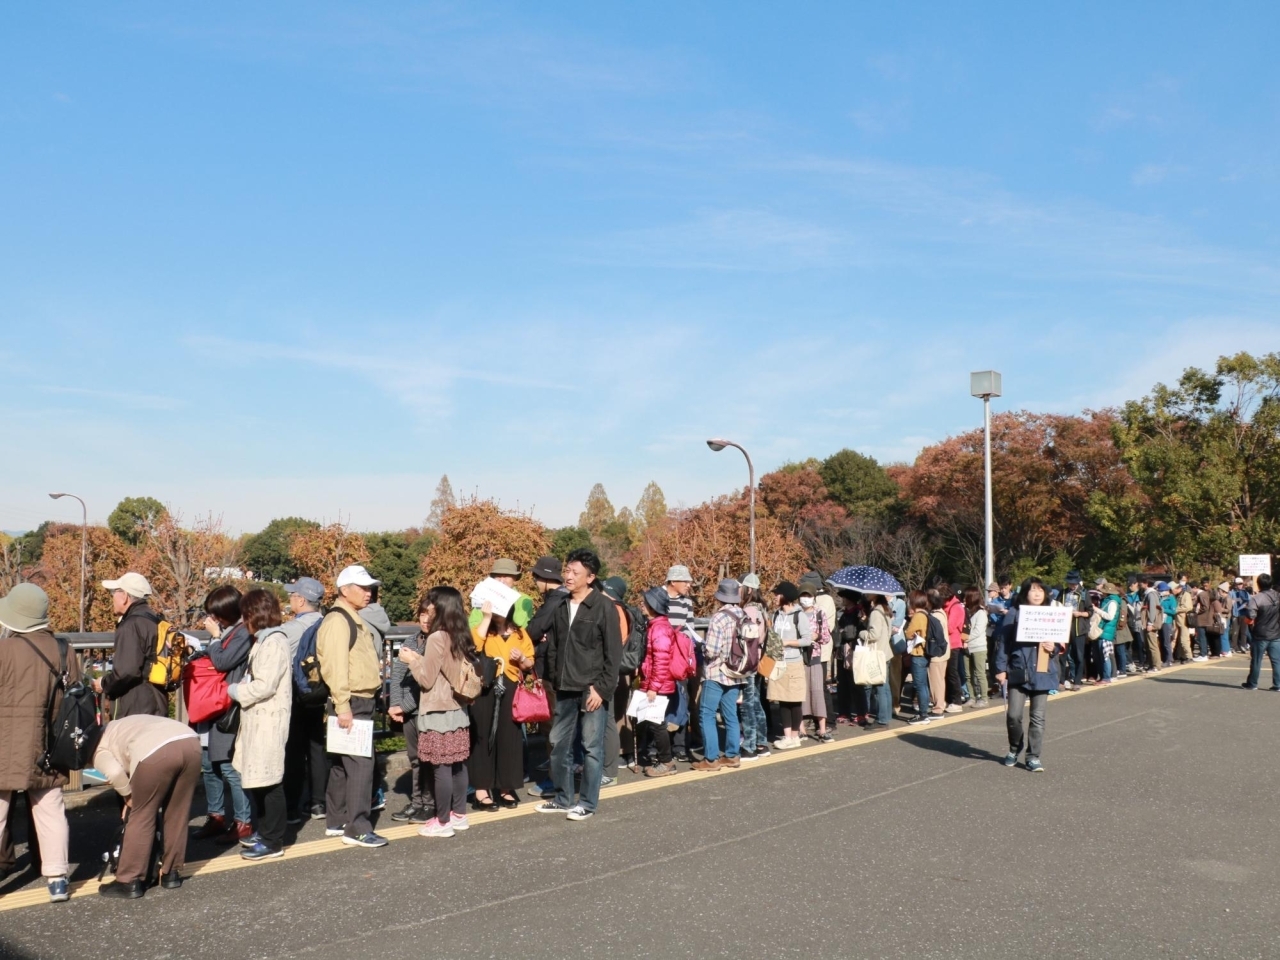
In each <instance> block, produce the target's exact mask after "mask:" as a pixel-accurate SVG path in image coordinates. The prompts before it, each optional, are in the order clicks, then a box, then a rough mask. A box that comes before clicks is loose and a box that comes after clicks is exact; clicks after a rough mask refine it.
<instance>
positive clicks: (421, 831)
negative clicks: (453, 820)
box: [418, 817, 453, 837]
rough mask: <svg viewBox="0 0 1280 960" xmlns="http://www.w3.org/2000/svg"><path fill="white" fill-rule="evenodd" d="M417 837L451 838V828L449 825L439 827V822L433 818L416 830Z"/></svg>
mask: <svg viewBox="0 0 1280 960" xmlns="http://www.w3.org/2000/svg"><path fill="white" fill-rule="evenodd" d="M418 836H420V837H452V836H453V827H452V825H450V824H447V823H446V824H444V825H443V826H441V824H440V821H439V820H436V819H435V818H434V817H433V818H432V819H430V820H428V821H427V822H426V823H424V824H423V825H422V826H420V827H419V828H418Z"/></svg>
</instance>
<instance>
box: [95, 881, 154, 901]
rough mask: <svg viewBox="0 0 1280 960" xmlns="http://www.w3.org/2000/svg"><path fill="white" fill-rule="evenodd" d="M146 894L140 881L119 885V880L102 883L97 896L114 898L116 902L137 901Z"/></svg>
mask: <svg viewBox="0 0 1280 960" xmlns="http://www.w3.org/2000/svg"><path fill="white" fill-rule="evenodd" d="M146 892H147V891H146V888H145V887H144V886H143V885H142V881H141V880H135V881H133V883H121V882H120V881H119V880H112V881H111V882H110V883H104V884H103V885H102V886H100V887H99V888H98V896H101V897H115V898H116V899H117V900H137V899H138V898H139V897H141V896H142V895H143V894H144V893H146Z"/></svg>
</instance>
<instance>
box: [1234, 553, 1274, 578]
mask: <svg viewBox="0 0 1280 960" xmlns="http://www.w3.org/2000/svg"><path fill="white" fill-rule="evenodd" d="M1264 573H1265V574H1268V575H1270V573H1271V554H1269V553H1242V554H1240V576H1242V577H1256V576H1260V575H1261V574H1264Z"/></svg>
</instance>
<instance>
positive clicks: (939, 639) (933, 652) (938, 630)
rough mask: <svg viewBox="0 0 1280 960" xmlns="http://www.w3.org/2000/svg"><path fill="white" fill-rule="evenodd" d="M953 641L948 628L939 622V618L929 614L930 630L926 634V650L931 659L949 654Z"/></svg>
mask: <svg viewBox="0 0 1280 960" xmlns="http://www.w3.org/2000/svg"><path fill="white" fill-rule="evenodd" d="M950 649H951V642H950V640H949V639H948V637H947V629H946V627H944V626H943V625H942V624H940V623H939V622H938V618H937V617H935V616H934V615H933V614H932V613H931V614H929V632H928V633H926V634H925V642H924V652H925V655H926V656H928V657H929V659H931V660H936V659H938V658H939V657H945V656H947V655H948V653H949V651H950Z"/></svg>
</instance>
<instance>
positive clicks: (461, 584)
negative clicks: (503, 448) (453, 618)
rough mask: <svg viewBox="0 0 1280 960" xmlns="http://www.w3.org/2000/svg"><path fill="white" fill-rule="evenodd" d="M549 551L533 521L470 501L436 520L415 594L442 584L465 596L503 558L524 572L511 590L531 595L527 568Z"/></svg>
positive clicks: (489, 504)
mask: <svg viewBox="0 0 1280 960" xmlns="http://www.w3.org/2000/svg"><path fill="white" fill-rule="evenodd" d="M550 551H551V541H550V538H549V537H548V535H547V530H546V528H545V527H544V526H543V525H542V524H541V523H539V522H538V521H537V520H535V519H534V518H533V517H530V516H526V515H525V514H522V513H517V512H514V511H510V510H504V509H503V508H502V507H500V506H499V505H498V504H497V503H496V502H495V501H493V500H481V499H479V498H477V497H470V498H467V499H464V500H463V501H462V502H461V503H459V504H457V505H456V506H453V507H450V508H449V509H448V510H446V511H445V512H444V515H443V516H442V517H441V519H440V536H439V539H437V540H436V542H435V543H434V544H432V546H431V549H430V550H428V551H427V554H426V556H424V557H423V558H422V570H421V575H420V576H419V579H418V591H419V593H425V592H426V591H427V590H428V589H430V588H431V587H434V586H438V585H446V586H451V587H455V588H456V589H457V590H459V591H460V592H461V593H462V595H463V597H466V596H467V595H468V594H469V593H470V592H471V590H472V588H473V587H474V586H475V585H476V584H477V583H479V582H480V581H481V580H483V579H484V578H485V577H487V576H488V575H489V571H490V570H491V569H493V562H494V561H495V560H497V559H498V558H499V557H508V558H510V559H512V560H514V561H516V563H518V564H520V568H521V569H522V570H523V571H524V574H523V576H521V578H520V580H518V581H517V583H516V587H517V589H519V590H520V591H522V592H523V593H527V594H530V595H533V594H535V593H536V589H535V588H534V585H533V578H532V577H531V576H530V574H529V570H530V569H531V568H532V567H533V563H534V561H535V560H537V559H538V557H540V556H543V555H544V554H547V553H549V552H550Z"/></svg>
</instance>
